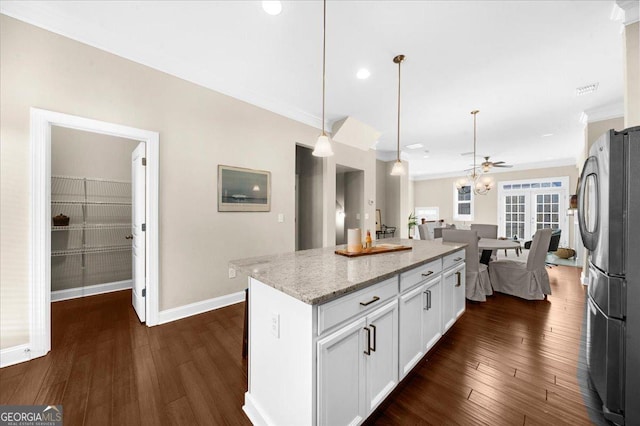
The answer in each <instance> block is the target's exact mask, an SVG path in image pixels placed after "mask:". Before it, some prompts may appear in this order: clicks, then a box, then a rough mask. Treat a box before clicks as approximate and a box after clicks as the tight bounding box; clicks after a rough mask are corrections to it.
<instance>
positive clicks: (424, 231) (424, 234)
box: [418, 223, 431, 240]
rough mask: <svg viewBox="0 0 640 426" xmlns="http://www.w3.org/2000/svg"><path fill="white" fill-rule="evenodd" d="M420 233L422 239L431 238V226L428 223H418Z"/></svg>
mask: <svg viewBox="0 0 640 426" xmlns="http://www.w3.org/2000/svg"><path fill="white" fill-rule="evenodd" d="M418 234H420V239H421V240H430V239H431V234H430V233H429V226H428V225H427V224H426V223H424V224H421V225H418Z"/></svg>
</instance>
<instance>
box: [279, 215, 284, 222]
mask: <svg viewBox="0 0 640 426" xmlns="http://www.w3.org/2000/svg"><path fill="white" fill-rule="evenodd" d="M282 222H284V213H278V223H282Z"/></svg>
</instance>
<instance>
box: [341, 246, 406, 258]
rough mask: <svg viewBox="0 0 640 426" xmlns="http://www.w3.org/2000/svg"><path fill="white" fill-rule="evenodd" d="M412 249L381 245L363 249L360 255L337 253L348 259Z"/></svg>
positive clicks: (344, 252)
mask: <svg viewBox="0 0 640 426" xmlns="http://www.w3.org/2000/svg"><path fill="white" fill-rule="evenodd" d="M411 249H412V247H409V246H402V245H399V244H380V245H377V246H373V247H371V248H368V249H363V250H362V251H361V252H359V253H349V252H348V251H347V250H346V249H342V250H336V251H335V253H336V254H339V255H341V256H347V257H359V256H370V255H372V254H380V253H393V252H396V251H403V250H411Z"/></svg>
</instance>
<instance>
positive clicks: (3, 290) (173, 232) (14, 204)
mask: <svg viewBox="0 0 640 426" xmlns="http://www.w3.org/2000/svg"><path fill="white" fill-rule="evenodd" d="M0 63H1V64H2V72H1V75H0V87H1V90H0V121H1V128H0V139H1V141H2V144H1V151H0V152H1V158H0V166H1V176H0V177H1V181H0V200H1V203H0V204H1V210H0V226H1V237H0V256H1V257H0V266H1V268H0V271H1V272H0V312H1V313H0V315H1V316H0V331H1V333H0V334H1V339H2V340H1V342H0V347H2V348H6V347H10V346H15V345H18V344H22V343H26V342H27V339H28V317H27V312H28V307H29V305H28V283H29V269H28V260H29V234H30V230H29V203H30V201H29V196H30V194H29V179H30V172H31V171H30V154H29V108H30V107H38V108H43V109H48V110H53V111H59V112H64V113H67V114H73V115H78V116H82V117H89V118H93V119H98V120H102V121H107V122H113V123H118V124H123V125H127V126H132V127H137V128H142V129H147V130H152V131H157V132H159V133H160V194H159V196H160V211H159V217H160V309H161V310H164V309H168V308H172V307H177V306H181V305H185V304H189V303H192V302H197V301H201V300H205V299H209V298H214V297H218V296H222V295H225V294H229V293H233V292H238V291H241V290H242V289H244V288H245V287H246V285H247V284H246V281H245V280H244V279H243V278H242V277H239V278H237V279H235V280H229V279H228V278H227V269H228V268H227V262H228V261H229V260H230V259H234V258H242V257H248V256H255V255H262V254H267V253H276V252H285V251H291V250H293V249H294V222H293V218H294V204H295V198H294V197H295V194H294V185H295V144H296V142H297V143H302V144H305V145H307V146H310V145H312V144H313V143H314V141H315V138H316V137H317V134H318V130H317V129H313V128H311V127H309V126H306V125H303V124H300V123H298V122H295V121H293V120H290V119H287V118H284V117H282V116H279V115H276V114H274V113H271V112H268V111H265V110H263V109H260V108H258V107H255V106H252V105H249V104H247V103H244V102H241V101H238V100H236V99H233V98H230V97H228V96H225V95H222V94H219V93H216V92H213V91H211V90H207V89H204V88H202V87H200V86H197V85H195V84H192V83H188V82H186V81H183V80H180V79H178V78H175V77H172V76H169V75H167V74H164V73H162V72H158V71H155V70H152V69H150V68H147V67H145V66H142V65H139V64H136V63H133V62H131V61H128V60H125V59H123V58H119V57H117V56H114V55H112V54H109V53H106V52H103V51H100V50H98V49H95V48H93V47H90V46H87V45H83V44H81V43H78V42H75V41H72V40H70V39H66V38H64V37H61V36H58V35H55V34H52V33H50V32H47V31H44V30H42V29H38V28H36V27H33V26H30V25H28V24H25V23H22V22H19V21H17V20H14V19H12V18H9V17H6V16H1V17H0ZM348 148H349V147H345V149H344V150H340V149H339V148H337V149H336V151H339V152H344V151H346V152H347V154H344V155H348V156H358V155H359V153H362V151H357V152H356V153H354V152H353V151H351V150H350V149H348ZM374 155H375V154H374ZM362 157H363V158H362V159H360V160H359V161H364V162H367V161H368V163H370V164H369V165H368V166H367V168H368V170H369V173H370V175H369V176H368V177H365V186H366V188H365V192H366V195H365V197H366V198H367V199H369V198H371V199H375V198H374V197H375V178H374V177H373V174H371V173H372V171H373V173H375V156H373V157H372V156H371V155H369V154H363V155H362ZM352 162H354V161H352ZM355 162H357V161H355ZM340 163H341V164H347V162H346V161H340ZM218 164H228V165H234V166H240V167H248V168H255V169H261V170H269V171H271V172H272V197H273V199H272V203H271V211H270V212H268V213H219V212H218V211H217V204H216V188H217V186H216V185H217V183H216V178H217V170H216V167H217V165H218ZM359 168H361V169H364V167H359ZM365 173H366V172H365ZM333 179H335V167H334V171H333ZM367 181H369V182H371V183H369V184H367V183H366V182H367ZM332 187H333V188H334V189H333V191H335V181H334V182H333V183H332ZM334 195H335V193H334V194H332V200H333V204H331V209H332V211H333V213H334V215H335V210H333V207H334V205H335V196H334ZM373 212H374V210H373V207H371V220H372V221H373V220H374V219H373V217H374V215H373ZM278 213H283V214H284V217H285V221H284V223H278V221H277V215H278ZM332 217H333V215H332ZM372 224H373V222H372ZM334 227H335V224H334ZM371 227H372V228H373V226H371ZM331 236H332V238H335V228H333V229H332V230H331Z"/></svg>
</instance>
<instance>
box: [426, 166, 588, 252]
mask: <svg viewBox="0 0 640 426" xmlns="http://www.w3.org/2000/svg"><path fill="white" fill-rule="evenodd" d="M492 176H493V178H494V180H495V182H496V188H494V189H492V190H491V191H489V193H488V194H487V195H477V196H476V197H475V219H474V221H473V223H492V224H498V190H497V184H498V182H501V181H510V180H523V179H534V178H543V177H561V176H569V192H570V194H573V193H574V191H575V187H576V182H577V177H578V170H577V168H576V167H575V166H563V167H550V168H547V169H532V170H521V171H513V172H506V173H493V174H492ZM458 179H460V176H457V177H451V178H443V179H433V180H418V181H415V182H414V195H413V198H414V203H415V205H416V206H439V207H440V218H441V219H444V221H445V222H447V223H458V225H462V226H466V225H469V224H470V223H472V222H466V223H460V222H454V220H453V195H454V191H453V188H454V183H455V181H456V180H458ZM569 225H570V233H569V243H570V244H573V226H572V224H571V222H570V223H569Z"/></svg>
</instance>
